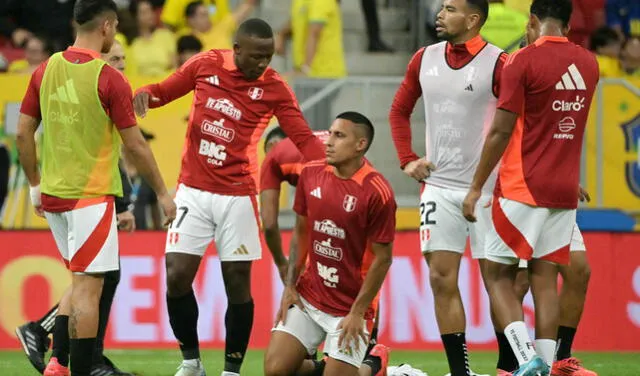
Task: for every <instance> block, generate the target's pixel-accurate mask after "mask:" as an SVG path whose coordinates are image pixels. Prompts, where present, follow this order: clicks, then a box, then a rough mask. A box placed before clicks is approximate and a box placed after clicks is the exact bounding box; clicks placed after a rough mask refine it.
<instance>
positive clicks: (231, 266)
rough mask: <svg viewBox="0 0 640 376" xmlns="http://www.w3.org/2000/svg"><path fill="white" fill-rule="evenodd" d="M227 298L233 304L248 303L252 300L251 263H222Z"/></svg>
mask: <svg viewBox="0 0 640 376" xmlns="http://www.w3.org/2000/svg"><path fill="white" fill-rule="evenodd" d="M222 274H223V278H224V285H225V290H226V292H227V298H228V299H229V303H231V304H241V303H246V302H248V301H249V300H251V263H250V262H224V263H222Z"/></svg>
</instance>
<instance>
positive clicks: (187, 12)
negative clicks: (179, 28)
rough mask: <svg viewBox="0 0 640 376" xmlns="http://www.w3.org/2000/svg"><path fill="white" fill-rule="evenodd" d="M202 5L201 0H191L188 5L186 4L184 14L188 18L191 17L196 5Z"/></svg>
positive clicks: (194, 12)
mask: <svg viewBox="0 0 640 376" xmlns="http://www.w3.org/2000/svg"><path fill="white" fill-rule="evenodd" d="M201 6H204V3H203V2H202V0H196V1H192V2H190V3H189V5H187V8H186V9H185V10H184V15H185V16H186V17H187V18H189V17H193V16H194V15H195V14H196V10H198V7H201Z"/></svg>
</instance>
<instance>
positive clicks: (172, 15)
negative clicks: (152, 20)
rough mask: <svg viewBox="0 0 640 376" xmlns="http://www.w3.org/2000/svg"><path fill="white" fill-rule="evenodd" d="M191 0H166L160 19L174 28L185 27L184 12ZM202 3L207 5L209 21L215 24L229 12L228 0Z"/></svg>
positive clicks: (204, 1)
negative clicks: (209, 15)
mask: <svg viewBox="0 0 640 376" xmlns="http://www.w3.org/2000/svg"><path fill="white" fill-rule="evenodd" d="M192 1H193V0H166V1H165V3H164V6H163V8H162V15H161V16H160V19H161V20H162V22H163V23H165V24H167V25H171V26H172V27H173V28H174V29H175V30H182V29H185V28H186V27H187V19H186V15H185V12H186V10H187V5H189V3H191V2H192ZM202 3H203V4H204V5H205V6H207V7H209V14H211V21H212V22H213V23H214V24H215V23H217V22H219V21H220V20H222V19H223V18H225V17H226V16H227V15H229V14H230V13H231V11H230V10H229V1H228V0H202Z"/></svg>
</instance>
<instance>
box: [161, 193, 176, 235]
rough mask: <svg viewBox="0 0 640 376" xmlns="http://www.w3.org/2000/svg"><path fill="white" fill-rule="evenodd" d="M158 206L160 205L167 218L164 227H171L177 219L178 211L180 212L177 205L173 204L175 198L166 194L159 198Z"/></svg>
mask: <svg viewBox="0 0 640 376" xmlns="http://www.w3.org/2000/svg"><path fill="white" fill-rule="evenodd" d="M158 204H160V207H161V208H162V212H163V213H164V216H165V220H164V226H165V227H166V226H169V225H170V224H171V222H173V220H174V219H176V211H177V210H178V208H176V203H175V202H173V198H172V197H171V196H169V194H168V193H165V194H164V195H162V196H158Z"/></svg>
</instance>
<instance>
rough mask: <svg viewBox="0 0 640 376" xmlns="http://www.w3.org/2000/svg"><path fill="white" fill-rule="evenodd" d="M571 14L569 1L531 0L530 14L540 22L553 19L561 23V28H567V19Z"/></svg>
mask: <svg viewBox="0 0 640 376" xmlns="http://www.w3.org/2000/svg"><path fill="white" fill-rule="evenodd" d="M571 12H573V6H572V5H571V0H533V3H531V10H530V13H531V14H533V15H534V16H536V17H538V19H540V21H542V20H544V19H546V18H553V19H554V20H558V21H561V22H562V26H564V27H568V26H569V19H570V18H571Z"/></svg>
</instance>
